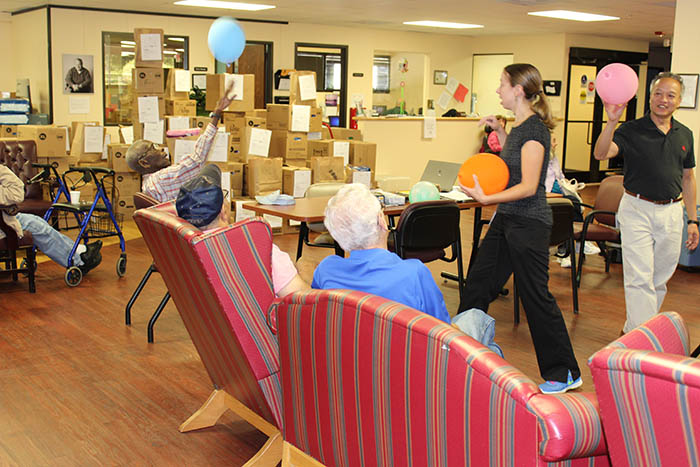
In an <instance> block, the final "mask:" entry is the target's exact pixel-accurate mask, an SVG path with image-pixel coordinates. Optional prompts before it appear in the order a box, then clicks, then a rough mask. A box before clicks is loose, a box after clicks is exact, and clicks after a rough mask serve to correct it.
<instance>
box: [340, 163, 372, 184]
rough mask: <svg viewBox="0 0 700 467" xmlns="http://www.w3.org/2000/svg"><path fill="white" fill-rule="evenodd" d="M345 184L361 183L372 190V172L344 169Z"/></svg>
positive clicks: (352, 168)
mask: <svg viewBox="0 0 700 467" xmlns="http://www.w3.org/2000/svg"><path fill="white" fill-rule="evenodd" d="M345 183H362V184H363V185H367V188H372V172H369V171H367V170H358V169H356V168H354V167H349V166H348V167H345Z"/></svg>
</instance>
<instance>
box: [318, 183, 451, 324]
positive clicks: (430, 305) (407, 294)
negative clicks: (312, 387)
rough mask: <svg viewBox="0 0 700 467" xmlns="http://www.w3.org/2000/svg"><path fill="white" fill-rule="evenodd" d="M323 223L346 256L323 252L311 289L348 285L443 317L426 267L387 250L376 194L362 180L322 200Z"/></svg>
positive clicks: (442, 304)
mask: <svg viewBox="0 0 700 467" xmlns="http://www.w3.org/2000/svg"><path fill="white" fill-rule="evenodd" d="M325 216H326V218H325V220H324V224H325V225H326V228H327V229H328V231H329V232H330V234H331V235H332V236H333V238H334V239H335V241H337V242H338V244H339V245H340V246H341V247H342V248H343V250H345V251H349V252H350V257H348V258H341V257H340V256H336V255H333V256H328V257H326V258H325V259H324V260H323V261H321V263H320V264H319V265H318V267H317V268H316V271H315V272H314V278H313V282H312V283H311V287H312V288H314V289H351V290H359V291H361V292H366V293H371V294H374V295H379V296H380V297H384V298H387V299H389V300H393V301H395V302H398V303H401V304H403V305H406V306H409V307H411V308H415V309H416V310H419V311H422V312H424V313H427V314H429V315H432V316H434V317H435V318H438V319H440V320H442V321H445V322H447V323H449V322H450V315H449V314H448V313H447V307H446V306H445V299H444V298H443V296H442V292H440V289H438V287H437V285H436V284H435V281H434V280H433V276H432V274H431V273H430V270H429V269H428V268H427V267H426V266H425V265H424V264H423V263H421V262H420V261H419V260H417V259H401V258H399V257H398V256H397V255H396V254H395V253H392V252H390V251H388V250H387V237H388V235H389V229H388V227H387V224H386V220H385V218H384V213H383V212H382V207H381V205H380V204H379V200H377V198H376V197H375V196H374V195H373V194H372V193H371V192H370V191H369V189H368V188H367V187H366V186H365V185H362V184H358V183H353V184H349V185H346V186H344V187H343V188H341V189H340V190H339V191H338V193H337V194H336V195H335V196H333V197H332V198H331V199H330V200H329V201H328V206H327V207H326V212H325Z"/></svg>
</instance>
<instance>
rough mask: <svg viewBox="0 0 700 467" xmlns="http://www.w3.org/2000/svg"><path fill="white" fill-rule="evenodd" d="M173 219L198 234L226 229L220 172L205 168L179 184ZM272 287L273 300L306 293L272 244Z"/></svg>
mask: <svg viewBox="0 0 700 467" xmlns="http://www.w3.org/2000/svg"><path fill="white" fill-rule="evenodd" d="M175 208H176V209H177V215H178V216H179V217H181V218H182V219H184V220H186V221H187V222H189V223H190V224H192V225H194V226H195V227H197V228H199V229H200V230H201V231H202V232H209V231H212V230H216V229H219V228H222V227H228V226H229V219H228V211H227V210H226V209H224V193H223V191H222V189H221V170H220V169H219V167H217V166H216V165H207V166H204V168H203V169H202V170H201V171H200V172H199V173H198V174H197V175H196V176H195V177H194V178H193V179H192V180H190V181H188V182H187V183H185V184H183V185H182V187H181V188H180V191H179V193H178V195H177V200H176V201H175ZM272 287H273V289H274V292H275V295H276V296H277V297H284V296H285V295H288V294H290V293H293V292H299V291H302V290H308V289H309V284H307V283H306V282H305V281H304V280H303V279H302V278H301V277H300V276H299V273H298V271H297V268H296V266H294V263H293V262H292V260H291V258H290V257H289V255H288V254H287V253H285V252H283V251H282V250H280V249H279V248H278V247H277V245H275V244H274V243H273V244H272Z"/></svg>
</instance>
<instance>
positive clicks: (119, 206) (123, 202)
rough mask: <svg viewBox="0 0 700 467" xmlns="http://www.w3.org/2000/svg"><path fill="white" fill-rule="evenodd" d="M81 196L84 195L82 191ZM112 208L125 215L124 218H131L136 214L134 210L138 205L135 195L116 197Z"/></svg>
mask: <svg viewBox="0 0 700 467" xmlns="http://www.w3.org/2000/svg"><path fill="white" fill-rule="evenodd" d="M115 196H116V195H115ZM80 197H81V198H82V197H83V196H82V193H81V194H80ZM112 208H113V209H114V211H115V212H116V213H117V214H121V215H123V216H124V220H130V219H131V218H132V217H133V216H134V212H135V211H136V206H134V197H133V196H131V198H129V197H125V198H122V197H116V198H114V202H113V203H112Z"/></svg>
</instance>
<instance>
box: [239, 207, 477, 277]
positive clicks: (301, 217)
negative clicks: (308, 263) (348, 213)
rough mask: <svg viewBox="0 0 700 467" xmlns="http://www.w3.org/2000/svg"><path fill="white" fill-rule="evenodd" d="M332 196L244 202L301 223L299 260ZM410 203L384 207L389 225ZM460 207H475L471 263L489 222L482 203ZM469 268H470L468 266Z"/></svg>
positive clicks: (257, 210) (265, 212) (255, 208)
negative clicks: (284, 202)
mask: <svg viewBox="0 0 700 467" xmlns="http://www.w3.org/2000/svg"><path fill="white" fill-rule="evenodd" d="M330 198H331V197H330V196H324V197H319V198H297V199H296V204H292V205H287V206H280V205H276V204H260V203H258V202H250V203H244V204H243V207H244V208H245V209H250V210H251V211H253V212H255V213H256V214H259V215H263V214H269V215H271V216H276V217H281V218H282V219H283V220H294V221H298V222H300V223H301V225H300V227H299V241H298V243H297V260H299V258H301V252H302V249H303V248H304V238H306V235H307V234H308V230H309V227H308V223H309V222H323V219H324V215H323V213H324V211H325V209H326V205H327V204H328V200H329V199H330ZM406 206H408V204H405V205H403V206H387V207H385V208H384V214H386V215H387V216H388V217H389V225H390V226H391V227H393V223H394V218H395V217H397V216H400V215H401V213H402V212H403V210H404V209H406ZM457 206H459V209H461V210H464V209H474V229H473V232H472V253H471V255H470V256H469V265H471V264H472V261H473V260H474V258H475V257H476V251H477V249H478V246H479V238H480V237H481V229H482V228H483V226H484V225H485V224H486V223H488V222H484V221H482V219H481V208H482V205H481V204H479V203H477V202H476V201H463V202H460V203H457ZM336 253H337V254H339V255H340V256H343V250H342V249H341V248H340V247H339V246H338V245H337V244H336ZM467 269H468V268H467Z"/></svg>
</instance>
